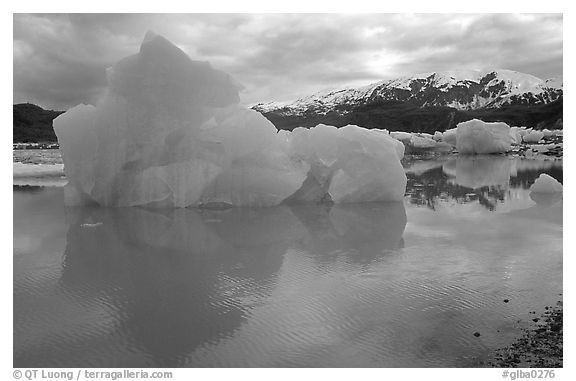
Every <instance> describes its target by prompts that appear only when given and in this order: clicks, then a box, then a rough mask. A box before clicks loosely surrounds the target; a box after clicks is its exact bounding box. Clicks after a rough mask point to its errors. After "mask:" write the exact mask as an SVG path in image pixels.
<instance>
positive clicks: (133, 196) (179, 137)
mask: <svg viewBox="0 0 576 381" xmlns="http://www.w3.org/2000/svg"><path fill="white" fill-rule="evenodd" d="M107 79H108V88H107V91H106V93H105V94H104V95H103V96H102V97H101V99H100V100H99V102H98V103H97V105H96V106H88V105H79V106H76V107H74V108H72V109H70V110H69V111H67V112H66V113H64V114H62V115H61V116H59V117H58V118H56V119H55V120H54V130H55V132H56V134H57V136H58V141H59V143H60V147H61V149H62V156H63V161H64V166H65V173H66V176H67V178H68V181H69V184H68V187H67V188H68V189H67V190H66V191H67V202H68V203H72V204H78V203H86V202H96V203H98V204H100V205H103V206H137V205H150V206H161V207H164V206H165V207H188V206H210V205H218V206H219V205H233V206H272V205H278V204H280V203H283V202H321V201H334V202H337V203H339V202H363V201H398V200H401V199H402V197H403V195H404V191H405V187H406V176H405V174H404V171H403V169H402V166H401V164H400V159H401V158H402V156H403V154H404V146H403V145H402V144H401V143H400V142H398V141H396V140H395V139H392V138H391V137H390V136H389V135H388V134H385V133H382V132H380V131H371V130H367V129H364V128H360V127H358V126H346V127H343V128H340V129H337V128H335V127H330V126H324V125H318V126H316V127H314V128H311V129H296V130H294V131H293V132H287V131H277V129H276V128H275V127H274V125H273V124H272V123H271V122H269V121H268V120H267V119H266V118H264V116H262V115H261V114H260V113H258V112H256V111H253V110H249V109H246V108H244V107H241V106H240V105H239V96H238V91H239V89H240V86H239V85H238V84H237V83H236V82H234V81H233V80H232V79H231V78H230V77H229V76H228V75H227V74H226V73H223V72H221V71H218V70H215V69H213V68H212V67H211V66H210V64H209V63H205V62H197V61H192V60H191V59H190V58H189V57H188V56H187V55H186V54H185V53H184V52H183V51H181V50H180V49H178V48H177V47H176V46H174V45H172V44H171V43H170V42H169V41H168V40H166V39H164V38H163V37H161V36H157V35H154V34H153V33H148V34H147V35H146V37H145V39H144V41H143V43H142V46H141V48H140V52H139V53H138V54H135V55H133V56H130V57H127V58H125V59H123V60H121V61H120V62H118V63H117V64H116V65H114V66H113V67H111V68H109V69H108V71H107Z"/></svg>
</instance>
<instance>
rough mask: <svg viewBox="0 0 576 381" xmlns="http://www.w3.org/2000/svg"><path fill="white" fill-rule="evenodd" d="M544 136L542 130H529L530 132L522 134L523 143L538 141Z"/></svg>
mask: <svg viewBox="0 0 576 381" xmlns="http://www.w3.org/2000/svg"><path fill="white" fill-rule="evenodd" d="M543 137H544V133H543V132H542V131H531V132H530V133H528V134H526V135H524V136H523V137H522V140H523V141H524V143H538V142H539V141H540V140H542V138H543Z"/></svg>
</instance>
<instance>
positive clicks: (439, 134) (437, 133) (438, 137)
mask: <svg viewBox="0 0 576 381" xmlns="http://www.w3.org/2000/svg"><path fill="white" fill-rule="evenodd" d="M432 139H434V140H436V141H437V142H440V141H442V132H440V131H435V132H434V136H433V137H432Z"/></svg>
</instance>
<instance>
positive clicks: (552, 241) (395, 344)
mask: <svg viewBox="0 0 576 381" xmlns="http://www.w3.org/2000/svg"><path fill="white" fill-rule="evenodd" d="M405 166H406V171H407V174H408V189H407V194H406V198H405V201H404V203H382V204H377V203H376V204H356V205H341V206H333V207H326V206H305V207H293V206H290V207H288V206H282V207H276V208H268V209H260V210H250V209H234V210H226V211H197V210H147V209H142V208H125V209H104V208H65V207H64V204H63V189H62V188H57V187H16V186H15V187H14V366H15V367H51V366H59V367H66V366H73V367H97V366H106V367H116V366H118V367H143V366H155V367H163V366H168V367H179V366H184V367H208V366H222V367H228V366H233V367H285V366H301V367H309V366H310V367H324V366H326V367H373V366H375V367H451V366H458V367H462V366H478V365H479V364H480V363H481V361H483V360H484V359H486V356H488V355H489V353H490V351H491V350H492V349H494V348H496V347H500V346H503V345H507V344H510V343H511V342H512V341H513V340H514V339H515V338H516V337H518V336H519V335H520V334H521V332H520V328H521V327H526V326H529V324H530V323H531V321H530V319H531V318H532V317H533V315H530V314H529V312H530V311H538V312H539V313H540V312H542V311H543V309H544V306H546V305H551V304H554V303H555V302H556V301H557V300H560V299H561V298H562V297H561V295H560V294H561V293H562V199H561V196H560V197H558V196H544V197H534V195H532V196H531V195H530V193H529V191H528V190H527V188H528V187H529V186H530V184H532V182H533V181H534V179H535V178H536V177H537V176H538V175H539V174H540V173H542V172H546V173H548V174H551V175H552V176H554V177H556V178H557V179H559V180H562V162H561V161H556V162H553V161H547V162H542V161H535V160H532V161H529V160H520V159H512V158H510V157H504V156H496V157H480V158H456V157H447V158H444V159H434V160H415V159H412V160H410V159H409V160H407V161H406V164H405ZM504 299H509V300H510V302H509V303H504V302H503V300H504ZM474 332H480V333H481V336H480V337H475V336H474V335H473V333H474Z"/></svg>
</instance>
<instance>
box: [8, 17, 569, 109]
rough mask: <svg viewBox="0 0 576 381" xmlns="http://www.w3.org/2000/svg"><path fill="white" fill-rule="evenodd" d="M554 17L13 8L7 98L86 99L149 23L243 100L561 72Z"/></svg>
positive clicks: (56, 105)
mask: <svg viewBox="0 0 576 381" xmlns="http://www.w3.org/2000/svg"><path fill="white" fill-rule="evenodd" d="M562 27H563V20H562V15H561V14H555V15H546V14H537V15H512V14H475V15H467V14H455V15H449V14H420V15H418V14H416V15H415V14H341V15H336V14H262V15H256V14H171V15H160V14H105V15H97V14H73V15H63V14H49V15H33V14H15V15H14V44H13V49H14V50H13V52H14V57H13V65H14V66H13V67H14V99H13V101H14V103H21V102H32V103H36V104H39V105H41V106H43V107H45V108H53V109H62V110H63V109H67V108H69V107H71V106H74V105H76V104H78V103H94V102H95V100H96V97H97V95H98V93H99V92H100V91H101V90H102V88H103V87H104V86H105V74H104V73H105V69H106V67H108V66H111V65H112V64H114V63H115V62H116V61H118V60H119V59H121V58H123V57H125V56H127V55H131V54H134V53H136V52H137V51H138V48H139V44H140V42H141V40H142V38H143V37H144V34H145V33H146V31H147V30H153V31H155V32H156V33H158V34H161V35H163V36H165V37H166V38H168V39H169V40H171V41H172V42H173V43H175V44H176V45H178V46H179V47H180V48H182V49H183V50H184V51H185V52H186V53H188V54H189V55H190V57H191V58H192V59H195V60H202V61H210V62H211V63H212V65H213V66H214V67H215V68H218V69H222V70H224V71H226V72H228V73H229V74H231V75H232V76H233V77H234V78H235V79H236V80H237V81H238V82H240V83H242V84H243V85H244V87H245V89H244V90H243V92H242V93H241V97H242V102H243V103H244V104H253V103H256V102H261V101H271V100H288V99H294V98H298V97H300V96H305V95H309V94H311V93H314V92H316V91H320V90H324V89H329V88H340V87H345V86H360V85H366V84H369V83H372V82H376V81H379V80H383V79H390V78H394V77H398V76H403V75H410V74H417V73H423V72H431V71H441V70H454V69H481V70H483V69H493V68H501V69H510V70H517V71H521V72H525V73H529V74H533V75H535V76H537V77H540V78H551V77H558V76H562V57H563V47H562V44H563V42H562Z"/></svg>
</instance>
